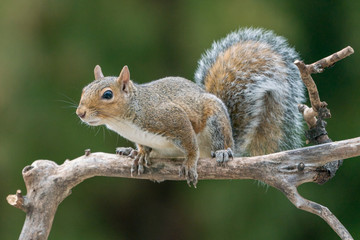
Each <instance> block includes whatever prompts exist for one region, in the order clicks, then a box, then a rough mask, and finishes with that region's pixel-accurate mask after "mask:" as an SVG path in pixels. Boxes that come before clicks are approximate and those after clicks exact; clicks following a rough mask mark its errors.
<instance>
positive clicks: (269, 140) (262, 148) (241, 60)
mask: <svg viewBox="0 0 360 240" xmlns="http://www.w3.org/2000/svg"><path fill="white" fill-rule="evenodd" d="M267 59H271V61H272V62H271V64H276V65H278V66H279V67H285V66H284V63H283V60H282V57H281V56H280V55H278V54H277V53H275V52H273V51H272V50H271V48H270V47H269V46H268V45H267V44H266V43H261V42H254V41H247V42H240V43H238V44H235V45H233V46H231V47H229V48H228V49H227V50H226V51H225V52H224V53H222V54H220V55H219V56H218V58H217V60H216V62H215V63H214V64H213V66H212V67H211V68H210V69H209V72H208V74H207V76H206V78H205V81H204V82H205V90H206V91H207V92H210V93H212V94H214V95H216V96H217V97H219V98H220V99H221V100H222V101H223V102H224V103H225V104H226V103H233V105H232V106H230V105H227V108H228V111H229V115H230V118H231V122H232V128H233V129H237V130H238V131H239V134H241V133H242V132H243V131H244V129H245V127H247V126H248V125H249V123H250V122H251V121H254V119H253V118H252V117H246V118H244V116H245V115H246V112H245V111H246V109H244V108H243V106H242V103H243V100H244V99H243V97H244V96H243V95H239V96H238V98H239V99H238V101H233V100H230V98H233V96H232V95H229V93H236V92H239V90H241V89H242V90H245V89H246V88H247V87H248V85H250V84H252V83H253V80H251V74H253V73H264V72H266V71H267V70H268V66H267V63H268V62H267ZM238 72H241V76H239V74H238ZM264 103H265V109H266V111H264V112H263V113H262V114H261V116H260V117H261V120H260V124H259V126H258V127H257V129H256V130H255V131H254V132H251V133H249V134H248V136H243V138H244V139H251V141H248V145H247V146H246V147H245V148H246V149H247V152H249V153H250V155H263V154H266V153H271V152H275V151H277V150H278V148H279V146H278V140H279V139H280V138H281V134H282V130H281V122H280V121H279V119H281V118H282V117H283V114H284V113H283V110H282V109H281V108H280V107H278V106H276V105H274V104H272V102H271V101H269V99H268V96H265V97H264ZM269 114H272V116H273V117H270V116H269Z"/></svg>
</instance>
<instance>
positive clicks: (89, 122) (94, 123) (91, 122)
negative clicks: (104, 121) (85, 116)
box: [87, 120, 100, 126]
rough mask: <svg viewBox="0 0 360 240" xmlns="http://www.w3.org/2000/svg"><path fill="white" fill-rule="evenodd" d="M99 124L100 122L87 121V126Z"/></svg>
mask: <svg viewBox="0 0 360 240" xmlns="http://www.w3.org/2000/svg"><path fill="white" fill-rule="evenodd" d="M99 122H100V120H93V121H88V122H87V124H89V125H92V126H97V125H99V124H98V123H99Z"/></svg>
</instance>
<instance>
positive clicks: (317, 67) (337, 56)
mask: <svg viewBox="0 0 360 240" xmlns="http://www.w3.org/2000/svg"><path fill="white" fill-rule="evenodd" d="M353 53H354V49H353V48H352V47H350V46H347V47H346V48H343V49H342V50H340V51H338V52H336V53H334V54H331V55H330V56H328V57H325V58H323V59H321V60H319V61H317V62H314V63H312V64H310V65H308V71H309V73H310V74H313V73H322V72H323V71H324V69H325V68H327V67H331V66H333V65H334V64H335V63H336V62H338V61H340V60H342V59H344V58H346V57H348V56H350V55H351V54H353Z"/></svg>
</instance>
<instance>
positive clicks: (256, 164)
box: [8, 137, 360, 239]
mask: <svg viewBox="0 0 360 240" xmlns="http://www.w3.org/2000/svg"><path fill="white" fill-rule="evenodd" d="M359 155H360V137H358V138H354V139H349V140H345V141H339V142H333V143H328V144H323V145H317V146H312V147H306V148H300V149H296V150H291V151H285V152H278V153H273V154H269V155H264V156H257V157H244V158H235V159H233V160H232V161H230V162H228V164H227V166H226V167H224V166H218V165H217V163H216V161H215V160H214V159H200V160H199V162H198V173H199V179H257V180H261V181H263V182H265V183H267V184H269V185H270V186H273V187H275V188H277V189H279V190H281V191H282V192H283V193H284V194H285V195H286V196H287V197H288V198H289V200H290V201H291V202H292V203H293V204H294V205H295V206H296V207H298V208H300V209H302V210H305V211H308V212H311V213H314V214H317V215H319V216H320V217H322V218H323V219H324V220H325V221H326V222H327V223H328V224H329V225H330V226H331V227H332V228H333V229H334V231H336V232H337V233H338V234H339V236H340V237H341V238H342V239H352V237H351V235H350V233H349V232H348V231H347V230H346V229H345V227H344V226H343V225H342V224H341V223H340V222H339V221H338V220H337V219H336V217H335V216H334V215H333V214H332V213H331V212H330V211H329V210H328V209H327V208H326V207H323V206H321V205H320V204H317V203H313V202H310V201H308V200H306V199H304V198H302V197H301V196H300V195H299V194H298V192H297V190H296V187H297V186H299V185H301V184H303V183H306V182H316V181H317V179H318V176H319V174H321V173H320V172H318V171H317V169H318V168H319V167H321V166H323V165H324V164H326V163H328V162H331V161H335V160H339V159H345V158H350V157H355V156H359ZM132 161H133V160H132V159H131V158H129V157H125V156H120V155H115V154H108V153H92V154H87V156H86V155H84V156H81V157H79V158H76V159H74V160H71V161H69V160H67V161H65V162H64V163H63V164H61V165H57V164H56V163H55V162H52V161H49V160H37V161H35V162H34V163H33V164H31V165H30V166H27V167H25V168H24V169H23V171H22V174H23V178H24V181H25V185H26V189H27V194H26V196H24V197H22V196H21V193H20V192H17V194H16V195H10V196H8V202H9V204H11V205H13V206H15V207H18V208H20V209H22V210H23V211H25V213H26V219H25V223H24V226H23V229H22V232H21V235H20V238H19V239H47V237H48V235H49V232H50V229H51V226H52V222H53V219H54V215H55V212H56V210H57V207H58V205H59V204H60V203H61V202H62V201H63V200H64V199H65V198H66V197H67V196H68V195H69V194H70V193H71V189H72V188H73V187H75V186H76V185H78V184H79V183H81V182H82V181H84V180H86V179H88V178H91V177H94V176H109V177H123V178H140V179H149V180H154V181H159V182H160V181H164V180H185V179H183V178H182V177H179V168H180V166H181V163H182V160H181V159H154V160H153V164H152V165H151V167H149V168H146V169H145V172H144V174H142V175H135V176H133V177H131V165H132ZM200 186H201V183H200ZM24 198H25V199H26V201H25V202H26V204H24V201H23V200H21V199H24Z"/></svg>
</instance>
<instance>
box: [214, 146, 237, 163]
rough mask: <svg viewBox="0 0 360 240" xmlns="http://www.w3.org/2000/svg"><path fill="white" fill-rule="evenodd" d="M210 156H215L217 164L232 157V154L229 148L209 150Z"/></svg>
mask: <svg viewBox="0 0 360 240" xmlns="http://www.w3.org/2000/svg"><path fill="white" fill-rule="evenodd" d="M211 157H212V158H216V162H217V163H218V164H224V163H226V162H228V161H229V160H230V158H233V157H234V154H233V152H232V150H231V149H230V148H228V149H224V150H218V151H215V152H211Z"/></svg>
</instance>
